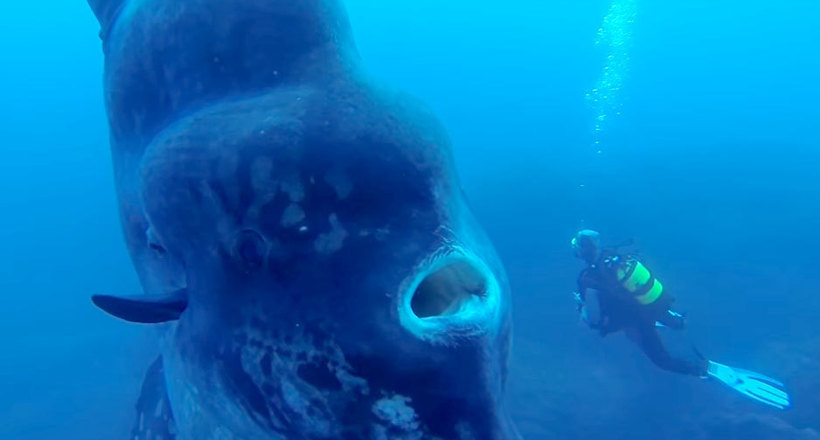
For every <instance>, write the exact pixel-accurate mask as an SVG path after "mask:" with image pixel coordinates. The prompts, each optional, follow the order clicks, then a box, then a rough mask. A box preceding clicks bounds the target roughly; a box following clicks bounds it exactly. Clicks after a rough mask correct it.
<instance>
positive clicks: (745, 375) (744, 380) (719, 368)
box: [707, 361, 791, 409]
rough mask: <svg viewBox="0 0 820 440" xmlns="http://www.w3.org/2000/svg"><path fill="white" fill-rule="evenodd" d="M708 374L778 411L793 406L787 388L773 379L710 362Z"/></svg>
mask: <svg viewBox="0 0 820 440" xmlns="http://www.w3.org/2000/svg"><path fill="white" fill-rule="evenodd" d="M707 374H708V375H709V377H713V378H715V379H717V380H719V381H721V382H723V383H725V384H726V385H728V386H730V387H732V388H734V390H735V391H737V392H739V393H742V394H744V395H746V396H747V397H749V398H751V399H754V400H757V401H758V402H761V403H765V404H766V405H770V406H773V407H775V408H777V409H786V408H788V407H790V406H791V399H790V398H789V395H788V394H787V393H786V392H785V391H784V390H783V388H784V387H785V386H784V385H783V383H782V382H780V381H778V380H775V379H772V378H771V377H768V376H764V375H762V374H760V373H755V372H754V371H749V370H743V369H740V368H733V367H729V366H726V365H723V364H719V363H717V362H713V361H709V367H708V370H707Z"/></svg>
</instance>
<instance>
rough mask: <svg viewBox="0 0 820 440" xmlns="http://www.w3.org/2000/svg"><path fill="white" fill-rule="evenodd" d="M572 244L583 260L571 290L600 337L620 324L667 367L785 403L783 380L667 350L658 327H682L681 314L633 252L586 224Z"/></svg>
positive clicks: (776, 404) (784, 405) (778, 404)
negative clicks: (607, 243)
mask: <svg viewBox="0 0 820 440" xmlns="http://www.w3.org/2000/svg"><path fill="white" fill-rule="evenodd" d="M572 248H573V250H574V252H575V256H576V257H578V258H580V259H582V260H584V262H585V263H586V264H587V267H586V268H585V269H584V270H583V271H582V272H581V274H580V276H579V277H578V291H577V292H575V293H574V296H575V302H576V305H577V311H578V312H579V313H580V315H581V319H582V320H583V321H584V322H586V323H587V325H588V326H589V327H590V328H592V329H594V330H597V331H598V333H599V334H600V335H601V336H602V337H603V336H606V335H608V334H610V333H614V332H618V331H621V330H623V331H624V332H625V333H626V334H627V335H628V336H629V337H630V339H632V340H633V341H635V342H636V343H637V344H638V346H639V347H640V348H641V350H642V351H643V352H644V354H645V355H646V356H647V357H648V358H649V359H650V360H651V361H652V362H653V363H654V364H655V365H657V366H658V367H660V368H662V369H664V370H666V371H670V372H673V373H678V374H684V375H691V376H696V377H700V378H702V379H709V378H714V379H717V380H719V381H721V382H723V383H725V384H726V385H728V386H730V387H732V388H733V389H735V390H736V391H738V392H740V393H742V394H744V395H746V396H747V397H750V398H752V399H754V400H757V401H759V402H762V403H765V404H767V405H771V406H773V407H776V408H778V409H786V408H788V407H789V406H790V404H791V402H790V399H789V396H788V394H787V393H786V392H785V391H783V388H784V385H783V384H782V383H780V382H778V381H776V380H774V379H772V378H770V377H767V376H764V375H762V374H759V373H755V372H752V371H748V370H742V369H739V368H733V367H729V366H726V365H723V364H719V363H717V362H714V361H710V360H707V359H705V358H703V357H702V356H701V355H700V354H699V353H698V357H699V358H700V360H699V361H692V360H688V359H682V358H677V357H673V356H672V355H670V354H669V352H668V351H667V349H666V347H665V346H664V344H663V341H662V339H661V336H660V334H659V331H658V329H659V328H669V329H673V330H682V329H684V327H685V326H686V318H685V316H684V315H682V314H680V313H677V312H675V311H673V310H672V306H673V304H674V302H675V298H674V297H673V296H672V295H671V294H670V293H669V292H668V291H667V290H666V289H665V288H664V286H663V284H661V282H660V281H658V279H657V278H655V276H654V274H653V273H652V272H650V271H649V269H647V268H646V266H644V265H643V264H642V263H641V262H640V261H638V259H637V258H636V257H635V256H634V255H630V254H624V253H621V252H619V250H618V247H610V248H605V247H602V246H601V239H600V234H598V233H597V232H595V231H591V230H582V231H579V232H578V233H577V234H576V235H575V237H574V238H573V239H572ZM593 297H595V298H594V299H597V301H594V300H593ZM596 311H597V313H596ZM695 351H696V352H697V350H695Z"/></svg>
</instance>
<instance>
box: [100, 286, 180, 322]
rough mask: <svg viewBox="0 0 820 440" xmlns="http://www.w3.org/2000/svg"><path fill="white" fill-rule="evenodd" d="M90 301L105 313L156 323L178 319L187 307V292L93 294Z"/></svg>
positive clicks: (128, 319) (126, 319) (129, 319)
mask: <svg viewBox="0 0 820 440" xmlns="http://www.w3.org/2000/svg"><path fill="white" fill-rule="evenodd" d="M91 301H93V302H94V305H96V306H97V307H99V308H101V309H102V310H103V311H105V312H106V313H108V314H110V315H113V316H116V317H117V318H120V319H123V320H125V321H129V322H136V323H140V324H158V323H162V322H168V321H176V320H177V319H179V317H180V315H182V312H184V311H185V308H186V307H188V293H187V291H186V290H185V289H179V290H177V291H174V292H172V293H169V294H167V295H140V296H111V295H94V296H92V297H91Z"/></svg>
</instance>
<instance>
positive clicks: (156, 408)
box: [130, 357, 177, 440]
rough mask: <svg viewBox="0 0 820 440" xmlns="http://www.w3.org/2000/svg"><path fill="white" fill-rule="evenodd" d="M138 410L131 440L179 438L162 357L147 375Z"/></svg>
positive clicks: (152, 365)
mask: <svg viewBox="0 0 820 440" xmlns="http://www.w3.org/2000/svg"><path fill="white" fill-rule="evenodd" d="M136 409H137V420H136V423H135V425H134V429H133V430H132V431H131V437H130V438H131V439H134V440H154V439H163V440H174V439H176V438H177V437H176V427H175V422H174V414H173V411H172V410H171V402H170V400H169V399H168V389H167V387H166V383H165V372H164V367H163V363H162V357H160V358H158V359H157V360H156V361H154V363H153V364H151V366H150V367H149V368H148V372H147V373H145V380H144V381H143V383H142V390H141V391H140V397H139V399H138V400H137V405H136Z"/></svg>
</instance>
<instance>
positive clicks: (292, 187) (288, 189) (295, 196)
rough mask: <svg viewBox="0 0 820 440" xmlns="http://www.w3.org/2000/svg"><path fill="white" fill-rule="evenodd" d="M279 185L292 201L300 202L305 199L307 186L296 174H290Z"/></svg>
mask: <svg viewBox="0 0 820 440" xmlns="http://www.w3.org/2000/svg"><path fill="white" fill-rule="evenodd" d="M279 185H280V186H281V189H282V191H283V192H285V193H287V195H288V197H289V198H290V201H291V202H294V203H298V202H301V201H302V200H304V199H305V186H304V185H303V184H302V182H301V181H299V178H298V177H296V176H288V177H287V178H285V179H283V180H282V181H281V182H280V183H279Z"/></svg>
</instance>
